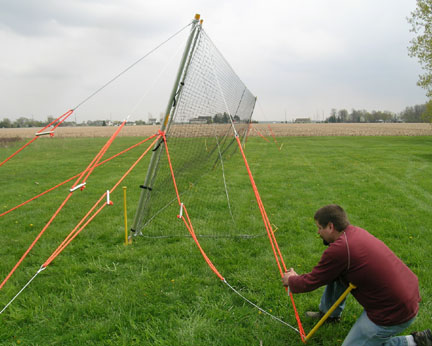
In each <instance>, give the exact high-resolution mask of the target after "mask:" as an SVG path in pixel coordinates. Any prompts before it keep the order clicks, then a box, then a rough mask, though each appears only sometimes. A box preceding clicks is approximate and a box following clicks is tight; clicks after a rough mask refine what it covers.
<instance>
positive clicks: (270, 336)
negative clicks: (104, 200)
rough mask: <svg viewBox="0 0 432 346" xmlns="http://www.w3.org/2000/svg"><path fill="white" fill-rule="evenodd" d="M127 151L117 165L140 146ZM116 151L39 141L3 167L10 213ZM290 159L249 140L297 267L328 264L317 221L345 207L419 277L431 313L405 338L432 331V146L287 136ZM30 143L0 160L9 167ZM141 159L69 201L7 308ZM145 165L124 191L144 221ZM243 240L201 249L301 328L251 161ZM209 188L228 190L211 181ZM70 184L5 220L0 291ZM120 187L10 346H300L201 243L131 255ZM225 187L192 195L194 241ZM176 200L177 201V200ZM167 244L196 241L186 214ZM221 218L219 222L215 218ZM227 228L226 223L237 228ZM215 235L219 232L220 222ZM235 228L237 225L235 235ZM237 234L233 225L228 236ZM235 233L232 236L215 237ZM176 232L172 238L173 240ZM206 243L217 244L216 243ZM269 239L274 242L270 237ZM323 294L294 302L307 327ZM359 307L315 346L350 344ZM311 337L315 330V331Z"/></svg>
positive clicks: (0, 325)
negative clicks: (140, 206)
mask: <svg viewBox="0 0 432 346" xmlns="http://www.w3.org/2000/svg"><path fill="white" fill-rule="evenodd" d="M138 141H139V139H137V138H118V139H116V141H115V142H114V144H113V146H112V148H110V150H109V153H107V155H106V157H108V156H110V155H112V154H114V153H116V152H118V151H120V150H122V149H124V148H126V147H128V146H130V145H132V144H134V143H136V142H138ZM104 142H105V139H98V138H94V139H88V138H77V139H60V138H53V139H48V138H41V139H39V140H38V141H36V142H35V143H34V144H33V145H32V146H31V147H29V148H27V149H25V150H24V151H23V152H22V153H20V154H19V155H18V156H17V157H15V158H14V159H12V160H11V161H9V162H8V163H6V164H5V165H4V166H3V167H1V168H0V186H1V190H0V211H1V212H2V211H5V210H7V209H9V208H11V207H12V206H14V205H16V204H18V203H20V202H22V201H24V200H26V199H28V198H30V197H33V196H34V195H36V194H37V193H40V192H42V191H44V190H46V189H47V188H49V187H51V186H53V185H54V184H56V183H58V182H61V181H63V180H65V179H66V178H68V177H70V176H72V175H74V174H76V173H78V172H79V171H80V170H82V169H84V168H85V167H86V165H87V163H88V162H89V161H90V160H91V159H92V158H93V156H94V155H95V153H96V152H97V151H98V150H99V148H100V147H102V145H103V144H104ZM278 142H279V145H281V144H283V146H282V149H281V150H278V147H277V146H276V145H274V144H273V143H268V142H265V141H263V140H262V139H259V138H250V139H249V140H248V142H247V146H246V154H247V157H248V160H249V163H250V166H251V169H252V171H253V174H254V177H255V181H256V183H257V186H258V189H259V191H260V194H261V198H262V200H263V202H264V205H265V206H266V210H267V213H268V216H269V218H270V221H271V222H272V223H273V224H274V225H275V226H276V227H277V231H276V237H277V240H278V243H279V246H280V248H281V250H282V253H283V255H284V260H285V263H286V265H287V266H288V267H291V266H292V267H294V268H295V269H296V271H297V272H307V271H309V270H310V269H311V268H312V267H313V266H314V265H315V264H316V263H317V262H318V260H319V258H320V255H321V253H322V251H323V246H322V243H321V241H320V239H318V238H317V235H316V229H315V226H314V222H313V218H312V216H313V214H314V212H315V210H316V209H318V208H319V207H321V206H322V205H324V204H328V203H338V204H340V205H342V206H343V207H344V208H345V209H346V211H347V212H348V214H349V216H350V221H351V222H352V223H353V224H355V225H358V226H361V227H363V228H366V229H367V230H369V231H370V232H371V233H373V234H374V235H376V236H377V237H379V238H380V239H382V240H383V241H384V242H385V243H386V244H388V245H389V247H390V248H391V249H392V250H393V251H394V252H395V253H396V254H397V255H398V256H399V257H400V258H401V259H402V260H403V261H404V262H405V263H407V264H408V265H409V266H410V268H411V269H412V270H413V271H414V272H415V273H416V274H417V275H418V277H419V281H420V291H421V295H422V302H421V307H420V313H419V315H418V318H417V320H416V322H415V323H414V324H413V325H412V326H411V327H410V328H409V330H408V331H407V332H410V331H412V330H421V329H425V328H430V321H431V320H432V279H431V276H430V274H429V273H428V271H429V269H430V268H431V267H432V255H431V245H430V244H431V243H432V235H431V229H432V219H431V217H430V215H431V205H432V177H431V174H430V172H431V169H432V154H431V150H430V148H431V145H432V137H287V138H278ZM20 144H22V143H15V144H13V145H11V146H9V147H7V148H0V153H1V157H0V159H2V158H4V157H6V156H7V155H8V154H10V153H12V152H13V151H14V150H16V149H17V148H18V147H19V146H20ZM142 150H143V148H136V149H134V150H133V151H131V152H129V153H128V154H125V155H124V156H122V157H120V158H118V159H116V160H114V161H112V162H111V163H109V164H106V165H104V166H103V167H101V168H98V169H97V170H96V171H95V172H94V174H93V175H92V176H91V177H90V179H89V181H88V187H87V188H86V189H85V190H84V191H83V192H80V191H77V193H74V195H73V197H72V199H71V201H70V202H69V203H68V205H67V206H66V207H65V208H64V210H63V211H62V212H61V213H60V215H59V216H58V218H57V219H56V220H55V221H54V222H53V224H52V225H51V226H50V228H48V230H47V231H46V233H45V234H44V236H43V237H42V238H41V240H40V241H39V242H38V243H37V245H36V246H35V248H34V249H33V250H32V252H31V253H30V254H29V256H28V257H27V258H26V259H25V260H24V262H23V264H22V265H21V266H20V267H19V269H18V270H17V271H16V273H15V274H14V275H13V276H12V278H11V279H10V280H9V281H8V282H7V284H6V285H5V286H4V288H3V289H2V290H1V291H0V309H2V308H3V306H4V305H5V304H6V303H7V302H8V301H9V300H10V299H11V298H12V297H13V296H14V295H15V294H16V293H17V292H18V291H19V290H20V289H21V288H22V287H23V286H24V285H25V283H27V281H28V280H29V279H30V278H31V277H32V276H33V275H34V274H35V273H36V271H37V270H38V268H39V267H40V265H41V264H42V263H43V262H44V261H45V259H46V258H47V257H48V256H49V255H50V254H51V253H52V251H53V250H54V249H55V248H56V247H57V245H58V244H59V243H60V242H61V240H62V239H63V238H64V237H65V236H66V235H67V234H68V233H69V231H70V230H71V229H72V228H73V227H74V226H75V224H76V223H77V221H78V220H80V219H81V217H82V216H83V215H84V213H85V212H86V211H87V210H88V209H89V207H90V206H91V205H92V204H93V203H94V201H95V200H96V199H97V198H98V197H99V196H100V195H101V194H102V193H103V192H104V191H105V190H107V189H108V188H111V187H112V185H113V184H114V183H115V182H116V181H117V180H118V178H119V177H120V176H121V175H122V173H123V172H124V171H125V170H126V169H127V168H128V167H129V165H130V164H131V163H132V162H133V161H134V160H135V159H136V158H137V157H138V155H139V154H140V153H141V152H142ZM147 164H148V158H145V159H144V160H143V161H142V162H141V163H140V164H139V165H138V166H137V167H136V169H135V170H134V171H133V172H132V173H131V175H130V176H129V177H128V178H127V179H126V180H125V182H124V183H123V184H122V185H121V186H123V185H125V186H127V187H128V190H127V191H128V218H129V224H131V222H132V218H133V216H134V210H135V208H136V205H137V201H138V197H139V188H138V185H140V184H142V183H143V180H144V176H145V172H146V167H147ZM225 169H226V173H227V175H228V176H229V184H228V185H229V186H228V187H229V189H230V195H231V196H232V199H233V210H234V212H235V213H236V214H237V215H239V216H240V217H239V218H238V219H237V220H236V225H235V227H237V228H238V229H239V230H238V233H240V234H253V235H258V236H257V237H255V238H251V239H244V238H236V237H221V238H207V237H202V238H200V242H201V245H202V247H203V248H204V250H205V251H206V253H207V255H208V256H209V257H210V259H211V260H212V261H213V263H214V264H215V266H216V267H217V268H218V270H219V271H220V272H221V274H222V275H223V276H224V277H225V278H226V280H227V281H228V282H229V283H230V284H231V285H232V286H234V287H235V288H236V289H238V290H239V291H240V292H241V293H242V294H243V295H245V296H246V297H247V298H248V299H250V300H251V301H253V302H254V303H256V304H258V305H259V306H260V307H262V308H264V309H265V310H267V311H269V310H271V311H272V314H274V315H276V316H278V317H280V318H281V319H283V320H284V321H287V322H288V323H290V324H292V325H295V324H296V322H295V318H294V316H293V312H292V307H291V305H290V302H289V300H288V298H287V296H286V294H285V292H284V290H283V289H282V287H281V281H280V276H279V273H278V270H277V266H276V263H275V260H274V257H273V253H272V251H271V247H270V244H269V242H268V240H267V237H266V236H264V233H265V230H264V228H263V226H262V221H261V217H260V215H259V214H257V213H258V211H257V208H256V205H255V202H253V194H252V192H251V189H250V184H249V181H248V178H247V175H246V171H245V169H244V166H242V160H241V157H240V156H239V155H236V156H233V157H232V159H231V160H230V161H229V162H227V163H226V164H225ZM206 181H207V182H210V181H214V182H215V183H217V181H219V182H220V179H218V178H217V177H216V176H214V175H210V176H209V177H208V179H207V180H206ZM70 186H71V184H66V185H65V186H63V187H61V188H59V189H57V190H56V191H54V192H52V193H50V194H49V195H47V196H45V197H42V198H40V199H38V200H36V201H34V202H32V203H30V204H28V205H27V206H24V207H22V208H20V209H18V210H16V211H14V212H12V213H10V214H8V215H6V216H4V217H2V218H0V244H1V246H0V258H1V262H0V279H1V280H3V278H4V277H5V276H6V275H7V273H8V272H9V271H10V269H11V268H12V267H13V265H14V264H15V263H16V262H17V260H18V259H19V257H20V256H21V255H22V254H23V252H24V251H25V250H26V249H27V247H28V246H29V244H30V243H31V242H32V241H33V239H34V238H35V237H36V235H37V234H38V233H39V231H40V230H41V229H42V227H43V226H44V224H45V223H46V222H47V221H48V219H49V218H50V217H51V215H52V214H53V213H54V211H55V210H56V208H57V207H58V205H59V204H60V203H61V201H63V199H64V197H65V196H66V194H67V189H68V188H69V187H70ZM121 186H120V188H119V189H118V190H117V191H115V192H114V193H113V195H112V200H113V201H114V206H111V207H107V208H105V209H104V211H102V213H101V214H100V215H99V216H98V217H97V218H96V219H95V220H94V221H93V222H92V223H91V224H90V225H89V226H88V227H87V228H86V229H85V230H84V231H83V232H82V233H81V234H80V235H79V236H78V237H77V238H76V239H75V240H74V241H73V242H72V244H71V245H70V246H69V247H68V248H66V250H65V251H64V252H63V253H62V254H61V255H60V256H59V257H58V258H57V259H56V260H55V261H54V262H53V263H52V264H51V265H50V266H49V267H48V268H47V269H46V270H45V271H43V272H41V273H40V274H39V276H38V277H37V278H36V279H35V280H34V281H33V282H32V283H31V284H30V286H29V287H27V289H26V290H25V291H24V292H23V293H22V294H21V295H20V296H19V297H18V298H17V299H16V300H15V301H14V302H13V304H12V305H11V306H10V307H9V308H8V309H7V310H6V311H5V312H4V313H3V314H2V315H0V343H1V344H5V345H15V344H24V345H29V344H30V345H56V344H61V345H77V344H89V345H99V344H106V345H134V344H136V345H145V344H154V345H246V344H251V345H259V344H260V341H262V342H263V344H264V345H300V344H301V342H300V338H299V336H298V334H296V333H295V332H293V331H292V330H291V329H289V328H287V327H286V326H284V325H282V324H280V323H279V322H277V321H275V320H273V319H271V318H269V317H267V316H265V315H263V314H260V313H259V312H258V310H256V309H255V308H253V307H251V306H250V305H249V304H247V303H246V302H245V301H243V300H242V299H241V298H239V297H238V296H237V295H236V294H235V293H233V292H232V291H231V290H230V289H229V288H228V287H227V286H226V285H224V284H223V283H222V282H221V281H220V280H219V279H218V278H217V277H216V276H215V275H214V274H213V272H212V271H211V270H210V268H209V267H208V266H207V264H206V263H205V261H204V260H203V258H202V256H201V254H200V253H199V251H198V249H197V247H196V245H195V244H194V242H193V240H192V239H191V238H189V237H186V236H185V237H170V238H160V239H157V238H153V239H151V238H139V239H138V240H137V241H135V242H134V243H133V244H132V245H130V246H125V245H123V242H124V228H123V227H124V226H123V225H124V223H123V222H124V220H123V209H122V203H123V200H122V194H123V191H122V189H121ZM212 186H213V185H210V184H207V185H199V184H198V185H197V186H196V187H193V189H196V190H197V192H199V195H198V197H197V198H196V199H195V202H194V197H193V196H194V195H193V194H188V195H187V196H185V200H187V206H188V210H189V212H190V214H191V217H192V223H193V224H194V227H195V229H196V233H201V229H200V228H201V227H209V226H208V224H206V222H205V221H208V219H210V213H211V212H212V211H215V212H219V210H221V212H222V210H223V209H225V208H224V204H223V203H222V202H221V201H219V200H217V201H216V202H214V204H210V205H207V204H206V203H207V202H206V199H205V198H204V197H205V196H206V193H207V194H211V195H213V194H216V190H212V189H213V188H214V186H213V187H212ZM173 197H174V196H173ZM174 209H175V211H174V214H173V215H168V214H169V213H168V211H167V215H165V216H166V217H171V218H172V222H169V225H170V229H169V230H168V229H166V228H164V227H166V225H165V224H164V225H163V226H162V225H159V226H158V224H157V222H156V223H155V225H151V226H150V227H160V229H158V230H157V231H155V234H157V233H160V234H161V235H163V234H175V235H187V234H188V233H187V230H186V229H185V227H184V225H183V224H182V223H181V222H180V221H178V220H177V218H176V213H178V208H177V207H176V208H174ZM212 209H214V210H212ZM223 221H225V222H228V221H229V220H228V221H227V220H226V219H223ZM212 222H213V221H212ZM228 224H229V222H228ZM230 227H233V226H232V225H231V224H230V225H229V226H225V228H230ZM210 228H214V229H216V230H218V232H222V233H223V232H225V233H226V232H227V231H226V230H225V229H224V227H223V226H221V225H220V224H216V223H215V224H214V225H213V224H211V225H210ZM173 230H174V231H173ZM204 233H205V232H204ZM261 235H263V236H261ZM321 292H322V289H319V290H317V291H315V292H311V293H308V294H302V295H296V296H295V300H296V305H297V308H298V310H299V312H300V314H301V316H303V314H304V312H305V311H306V310H310V309H316V307H317V304H318V302H319V298H320V294H321ZM361 311H362V309H361V307H360V306H359V305H358V304H357V303H356V301H355V300H354V299H353V298H352V297H350V299H348V304H347V309H346V312H345V315H344V319H343V321H342V323H341V324H340V325H338V326H327V325H326V326H323V327H321V328H320V329H319V330H318V332H317V333H316V335H315V336H314V337H313V338H312V340H311V341H310V343H309V344H310V345H335V344H340V343H341V342H342V340H343V339H344V336H345V335H346V334H347V333H348V331H349V329H350V327H351V325H352V324H353V323H354V321H355V319H356V317H357V316H359V314H360V313H361ZM303 324H304V328H305V330H306V332H308V331H309V330H310V329H311V328H312V327H313V324H312V323H311V322H310V321H307V320H305V319H304V318H303Z"/></svg>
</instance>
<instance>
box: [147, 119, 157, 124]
mask: <svg viewBox="0 0 432 346" xmlns="http://www.w3.org/2000/svg"><path fill="white" fill-rule="evenodd" d="M148 123H149V124H150V125H156V123H157V120H156V118H148Z"/></svg>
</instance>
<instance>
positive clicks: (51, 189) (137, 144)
mask: <svg viewBox="0 0 432 346" xmlns="http://www.w3.org/2000/svg"><path fill="white" fill-rule="evenodd" d="M155 136H157V134H154V135H152V136H150V137H148V138H146V139H144V140H142V141H141V142H138V143H136V144H134V145H132V146H130V147H129V148H127V149H124V150H123V151H121V152H119V153H117V154H115V155H113V156H111V157H110V158H108V159H106V160H104V161H102V162H99V163H98V164H97V165H96V167H99V166H101V165H103V164H105V163H107V162H108V161H111V160H112V159H115V158H116V157H117V156H120V155H123V154H124V153H126V152H128V151H129V150H132V149H134V148H136V147H137V146H139V145H141V144H143V143H145V142H147V141H148V140H150V139H152V138H154V137H155ZM82 173H83V172H80V173H78V174H76V175H74V176H73V177H71V178H69V179H67V180H65V181H63V182H62V183H59V184H57V185H56V186H54V187H51V188H50V189H48V190H46V191H44V192H42V193H40V194H38V195H36V196H34V197H32V198H30V199H28V200H27V201H25V202H23V203H21V204H18V205H17V206H15V207H13V208H11V209H9V210H7V211H5V212H3V213H1V214H0V217H2V216H4V215H6V214H9V213H10V212H12V211H14V210H15V209H18V208H19V207H22V206H24V205H26V204H27V203H30V202H31V201H34V200H35V199H37V198H39V197H42V196H43V195H45V194H47V193H48V192H51V191H53V190H55V189H56V188H58V187H60V186H62V185H64V184H66V183H67V182H69V181H71V180H72V179H74V178H76V177H78V176H79V175H80V174H82Z"/></svg>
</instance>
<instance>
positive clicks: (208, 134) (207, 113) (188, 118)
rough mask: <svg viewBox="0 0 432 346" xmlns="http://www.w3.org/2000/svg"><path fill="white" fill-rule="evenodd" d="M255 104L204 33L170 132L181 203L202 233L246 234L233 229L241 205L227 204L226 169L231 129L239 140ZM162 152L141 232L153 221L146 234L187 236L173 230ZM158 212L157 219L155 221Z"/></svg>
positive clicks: (173, 211)
mask: <svg viewBox="0 0 432 346" xmlns="http://www.w3.org/2000/svg"><path fill="white" fill-rule="evenodd" d="M254 106H255V96H254V95H253V94H252V93H251V92H250V91H249V90H248V89H247V87H246V86H245V85H244V83H243V82H242V81H241V80H240V78H239V77H238V76H237V75H236V74H235V72H234V71H233V69H232V68H231V66H230V65H229V64H228V63H227V61H226V60H225V59H224V57H223V56H222V54H221V53H220V52H219V51H218V50H217V49H216V47H215V46H214V44H213V43H212V41H211V40H210V38H209V37H208V36H207V34H206V33H205V32H204V31H203V30H201V31H200V33H199V36H198V37H197V41H196V44H195V49H194V51H193V53H192V57H191V61H190V64H189V66H188V68H187V70H186V76H185V78H184V84H183V85H182V90H181V93H180V95H178V97H177V100H176V106H175V108H174V112H173V115H172V118H171V119H170V122H169V124H168V126H167V129H166V136H167V140H168V147H169V152H170V157H171V161H172V164H173V169H174V173H175V177H176V181H177V185H178V189H179V192H180V194H181V195H182V201H184V202H185V203H186V202H187V203H188V204H187V205H188V210H190V211H192V210H193V213H194V214H195V215H199V217H200V218H201V220H202V222H199V224H200V226H201V227H200V230H199V232H198V233H201V234H212V235H213V234H215V235H216V234H221V233H223V234H231V233H233V232H234V233H235V232H240V233H241V232H242V231H241V230H238V229H237V231H235V230H234V229H235V228H236V227H234V226H235V224H236V222H235V220H234V217H232V214H233V209H235V203H237V202H236V201H235V199H232V200H230V201H228V199H229V198H230V197H227V194H228V196H229V191H228V193H227V190H229V184H230V182H229V181H230V179H229V177H227V176H225V179H224V176H223V175H224V174H225V171H223V170H222V168H223V163H224V161H225V160H226V159H228V158H229V157H230V156H231V155H232V154H233V153H234V152H235V151H236V149H237V143H236V141H235V137H234V135H235V131H234V129H233V126H234V127H235V130H236V131H237V133H238V134H239V135H240V136H243V135H245V133H246V131H247V128H248V126H249V122H250V119H251V116H252V113H253V109H254ZM160 150H162V153H161V157H160V161H159V164H158V170H157V174H156V177H155V179H154V181H152V182H151V186H152V191H151V196H150V197H149V198H150V202H149V204H148V206H147V207H146V208H145V212H144V214H143V215H142V217H141V220H140V222H139V226H140V227H138V229H142V227H144V226H145V225H148V224H149V221H150V220H153V221H152V224H153V223H154V225H153V226H152V227H146V230H145V231H143V233H145V234H156V235H157V234H171V233H174V234H178V232H179V229H180V232H182V233H184V227H183V225H179V227H178V228H177V229H176V230H175V229H173V227H172V223H171V222H172V218H173V215H174V216H175V215H176V214H178V205H177V201H176V200H175V194H174V188H173V184H172V179H171V176H170V172H169V168H168V164H167V159H166V153H165V148H164V147H163V146H162V147H161V148H160ZM246 179H247V178H246ZM251 193H252V191H251ZM251 199H253V196H252V197H251ZM156 214H159V215H158V217H157V218H154V215H156ZM203 216H205V217H203ZM155 220H157V221H155ZM168 220H170V221H168ZM217 220H219V221H217ZM221 220H222V221H223V222H222V223H221V222H220V221H221ZM223 223H225V224H223Z"/></svg>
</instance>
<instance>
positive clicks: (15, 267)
mask: <svg viewBox="0 0 432 346" xmlns="http://www.w3.org/2000/svg"><path fill="white" fill-rule="evenodd" d="M117 134H118V131H116V135H117ZM114 138H115V136H112V137H111V138H110V140H109V141H108V142H109V143H110V144H111V143H112V141H113V140H114ZM104 148H105V146H104ZM105 151H106V149H105ZM101 152H102V150H101V151H100V152H99V153H98V154H97V155H96V157H95V158H94V159H93V160H92V162H91V163H90V164H89V165H88V166H87V168H86V169H85V170H84V171H83V172H82V173H81V175H80V176H79V178H78V179H77V180H76V181H75V183H74V184H73V185H72V188H74V187H75V186H76V185H77V184H78V182H79V181H80V180H81V178H82V177H83V175H84V174H85V173H86V172H87V171H89V170H90V169H91V168H92V167H93V166H92V164H93V163H94V162H96V158H98V157H99V156H100V153H101ZM99 159H100V157H99ZM93 169H94V167H93ZM71 196H72V192H69V194H68V195H67V197H66V198H65V200H64V201H63V202H62V203H61V204H60V207H59V208H58V209H57V210H56V211H55V213H54V214H53V216H51V218H50V219H49V221H48V222H47V223H46V225H45V226H44V227H43V229H42V231H40V232H39V234H38V235H37V237H36V238H35V240H34V241H33V242H32V243H31V244H30V246H29V247H28V249H27V250H26V251H25V252H24V254H23V255H22V256H21V258H20V259H19V261H18V262H17V263H16V264H15V266H14V267H13V268H12V270H11V271H10V273H9V274H8V275H7V276H6V278H5V279H4V280H3V282H2V283H1V284H0V289H2V288H3V286H4V285H5V283H6V282H7V281H8V280H9V278H10V277H11V276H12V274H13V273H14V272H15V270H16V269H17V268H18V267H19V265H20V264H21V262H22V261H23V260H24V258H26V257H27V255H28V253H29V252H30V251H31V249H33V247H34V246H35V244H36V243H37V242H38V240H39V239H40V237H42V235H43V234H44V233H45V231H46V229H47V228H48V227H49V225H51V223H52V222H53V220H54V219H55V218H56V217H57V215H58V213H60V211H61V210H62V209H63V207H64V206H65V204H66V203H67V201H68V200H69V199H70V198H71Z"/></svg>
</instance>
